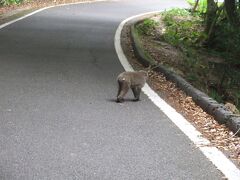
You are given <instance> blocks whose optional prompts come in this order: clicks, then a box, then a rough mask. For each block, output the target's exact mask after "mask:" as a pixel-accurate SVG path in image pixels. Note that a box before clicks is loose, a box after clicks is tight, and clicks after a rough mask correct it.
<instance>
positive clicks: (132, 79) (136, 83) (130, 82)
mask: <svg viewBox="0 0 240 180" xmlns="http://www.w3.org/2000/svg"><path fill="white" fill-rule="evenodd" d="M147 79H148V72H147V71H143V70H140V71H135V72H122V73H121V74H119V75H118V77H117V81H118V93H117V100H116V102H123V101H124V96H125V95H126V94H127V92H128V90H129V89H130V88H131V89H132V92H133V95H134V97H135V99H134V101H139V100H140V93H141V89H142V87H143V86H144V85H145V83H146V81H147Z"/></svg>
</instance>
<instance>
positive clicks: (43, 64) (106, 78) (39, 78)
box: [0, 0, 222, 180]
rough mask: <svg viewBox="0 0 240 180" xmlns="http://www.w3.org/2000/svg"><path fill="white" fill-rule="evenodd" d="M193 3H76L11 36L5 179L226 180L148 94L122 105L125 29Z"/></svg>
mask: <svg viewBox="0 0 240 180" xmlns="http://www.w3.org/2000/svg"><path fill="white" fill-rule="evenodd" d="M185 5H186V4H185V3H184V1H183V0H172V1H164V0H148V1H144V0H138V1H137V0H128V1H126V0H125V1H124V0H123V1H113V2H98V3H92V4H79V5H69V6H63V7H55V8H51V9H48V10H45V11H42V12H40V13H37V14H35V15H33V16H30V17H28V18H26V19H24V20H21V21H19V22H17V23H14V24H12V25H10V26H7V27H5V28H3V29H1V30H0V179H1V180H16V179H19V180H34V179H36V180H37V179H41V180H42V179H51V180H68V179H87V180H92V179H94V180H95V179H109V180H113V179H123V180H127V179H134V180H140V179H161V180H163V179H165V180H170V179H173V180H177V179H182V180H187V179H189V180H193V179H197V180H200V179H203V180H208V179H209V180H215V179H221V177H222V175H221V173H220V172H219V171H218V170H217V169H216V168H215V167H214V166H213V165H212V164H211V162H209V161H208V160H207V159H206V158H205V157H204V156H203V155H202V153H201V152H200V151H199V150H198V149H197V148H196V147H195V146H194V145H193V144H192V143H191V142H190V140H189V139H188V138H187V137H186V136H185V135H184V134H183V133H182V132H181V131H180V130H179V129H178V128H177V127H176V126H175V125H174V124H172V123H171V122H170V120H169V119H168V118H167V117H166V115H164V114H163V113H162V112H160V111H159V109H158V108H157V107H155V105H154V104H153V103H152V102H151V101H150V100H148V98H147V97H146V96H144V95H143V94H142V100H141V101H140V102H137V103H135V102H131V101H127V102H126V103H124V104H117V103H115V102H114V99H115V96H116V93H117V84H116V76H117V75H118V73H120V72H122V71H123V68H122V66H121V65H120V63H119V60H118V58H117V55H116V53H115V49H114V42H113V40H114V34H115V31H116V29H117V27H118V25H119V23H120V22H121V21H122V20H124V19H125V18H127V17H129V16H132V15H135V14H139V13H143V12H148V11H154V10H163V9H165V8H169V7H173V6H175V7H176V6H185ZM128 97H129V98H131V97H132V94H131V93H129V95H128Z"/></svg>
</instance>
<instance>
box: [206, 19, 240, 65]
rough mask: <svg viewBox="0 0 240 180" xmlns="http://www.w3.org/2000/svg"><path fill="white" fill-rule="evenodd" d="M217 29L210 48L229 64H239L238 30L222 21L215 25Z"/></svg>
mask: <svg viewBox="0 0 240 180" xmlns="http://www.w3.org/2000/svg"><path fill="white" fill-rule="evenodd" d="M217 29H218V31H216V32H215V36H214V38H213V39H212V41H211V42H210V44H209V45H210V47H211V48H214V49H215V50H216V51H218V52H220V53H221V54H222V56H224V57H225V59H226V60H227V61H228V62H229V63H231V64H240V28H235V27H233V26H231V25H230V23H228V22H226V21H222V22H221V23H219V24H218V25H217Z"/></svg>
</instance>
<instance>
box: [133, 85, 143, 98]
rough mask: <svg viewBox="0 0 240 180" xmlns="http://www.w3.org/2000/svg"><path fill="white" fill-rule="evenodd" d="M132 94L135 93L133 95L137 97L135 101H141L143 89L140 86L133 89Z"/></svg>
mask: <svg viewBox="0 0 240 180" xmlns="http://www.w3.org/2000/svg"><path fill="white" fill-rule="evenodd" d="M132 92H133V95H134V97H135V101H139V100H140V93H141V87H139V86H134V87H132Z"/></svg>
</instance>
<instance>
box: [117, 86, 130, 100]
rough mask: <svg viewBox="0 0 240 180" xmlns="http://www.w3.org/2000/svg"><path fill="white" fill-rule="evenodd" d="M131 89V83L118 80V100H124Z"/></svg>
mask: <svg viewBox="0 0 240 180" xmlns="http://www.w3.org/2000/svg"><path fill="white" fill-rule="evenodd" d="M128 90H129V85H128V83H127V82H125V81H118V95H117V102H123V100H124V96H125V95H126V94H127V92H128Z"/></svg>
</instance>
